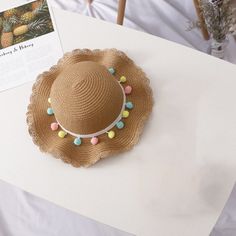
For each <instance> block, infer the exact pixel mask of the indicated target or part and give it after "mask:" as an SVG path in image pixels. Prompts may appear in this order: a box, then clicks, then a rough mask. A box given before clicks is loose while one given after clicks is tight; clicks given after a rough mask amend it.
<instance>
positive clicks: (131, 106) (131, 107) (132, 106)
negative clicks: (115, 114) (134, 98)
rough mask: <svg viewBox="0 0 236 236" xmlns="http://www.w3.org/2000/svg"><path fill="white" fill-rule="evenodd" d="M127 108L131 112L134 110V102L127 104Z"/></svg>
mask: <svg viewBox="0 0 236 236" xmlns="http://www.w3.org/2000/svg"><path fill="white" fill-rule="evenodd" d="M125 107H126V108H127V109H129V110H131V109H133V108H134V105H133V103H132V102H127V103H126V104H125Z"/></svg>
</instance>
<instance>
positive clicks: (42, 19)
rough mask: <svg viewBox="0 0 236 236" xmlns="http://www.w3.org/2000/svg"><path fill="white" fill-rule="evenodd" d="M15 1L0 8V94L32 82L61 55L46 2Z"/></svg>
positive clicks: (56, 34) (43, 0)
mask: <svg viewBox="0 0 236 236" xmlns="http://www.w3.org/2000/svg"><path fill="white" fill-rule="evenodd" d="M6 2H8V1H6ZM15 2H16V3H18V2H19V4H20V3H21V4H20V5H18V4H17V5H15V6H12V2H11V3H9V4H11V6H10V5H9V6H10V8H7V6H4V9H1V7H0V71H1V76H0V91H1V90H5V89H8V88H11V87H15V86H18V85H20V84H23V83H25V82H28V81H32V80H35V79H36V77H37V75H38V74H40V73H42V72H43V71H45V70H47V69H49V68H50V67H51V66H52V65H53V64H55V63H56V62H57V60H58V59H59V58H60V57H61V56H62V54H63V52H62V48H61V44H60V40H59V36H58V33H57V30H56V25H55V22H54V19H53V15H52V11H51V9H50V6H49V3H48V1H46V0H37V1H15ZM22 2H24V4H22ZM5 5H7V4H5Z"/></svg>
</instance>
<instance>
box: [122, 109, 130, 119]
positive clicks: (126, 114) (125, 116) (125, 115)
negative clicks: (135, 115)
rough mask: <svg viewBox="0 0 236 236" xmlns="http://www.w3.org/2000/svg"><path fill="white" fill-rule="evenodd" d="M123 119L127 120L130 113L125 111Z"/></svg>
mask: <svg viewBox="0 0 236 236" xmlns="http://www.w3.org/2000/svg"><path fill="white" fill-rule="evenodd" d="M122 117H123V118H127V117H129V111H126V110H125V111H123V113H122Z"/></svg>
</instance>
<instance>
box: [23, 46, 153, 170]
mask: <svg viewBox="0 0 236 236" xmlns="http://www.w3.org/2000/svg"><path fill="white" fill-rule="evenodd" d="M80 61H95V62H98V63H100V64H102V65H104V66H106V67H107V68H110V67H113V68H115V69H116V74H115V75H114V76H115V77H116V78H117V79H119V78H120V76H122V75H125V76H126V78H127V85H131V86H132V88H133V92H132V93H131V94H130V95H128V100H129V101H132V103H133V104H134V109H133V110H132V111H131V112H130V115H129V117H128V118H127V119H125V128H123V129H122V130H117V129H116V128H114V129H116V130H117V132H116V133H117V135H116V137H115V138H113V139H109V138H108V137H107V135H106V134H103V135H101V136H99V143H98V144H97V145H92V144H91V143H90V140H89V139H83V143H82V145H80V146H79V147H77V146H75V145H74V144H73V140H74V137H72V136H70V135H68V136H67V137H66V138H64V139H61V138H59V137H58V135H57V132H53V131H51V129H50V124H51V123H52V122H55V118H54V117H53V116H48V115H47V113H46V111H47V108H48V98H49V95H50V91H51V86H52V84H53V82H54V80H56V79H57V76H58V75H59V74H60V72H61V71H62V70H63V68H64V67H65V66H66V65H69V64H74V63H78V62H80ZM152 106H153V96H152V90H151V88H150V86H149V80H148V78H147V77H146V75H145V73H144V72H143V71H142V70H141V68H139V67H137V66H136V65H135V64H134V62H133V61H132V60H131V59H130V58H128V57H127V56H126V55H125V54H124V53H123V52H121V51H118V50H116V49H106V50H97V49H96V50H88V49H83V50H80V49H76V50H74V51H72V52H70V53H66V54H65V55H64V57H63V58H62V59H60V60H59V62H58V64H57V65H56V66H53V67H52V68H51V69H50V70H49V71H47V72H44V73H42V74H41V75H39V76H38V78H37V81H36V82H35V84H34V85H33V88H32V95H31V98H30V104H29V106H28V112H27V123H28V127H29V133H30V135H31V136H32V138H33V142H34V143H35V144H36V145H37V146H39V148H40V150H41V151H42V152H46V153H50V154H52V155H53V156H54V157H56V158H59V159H61V160H63V161H64V162H66V163H69V164H71V165H73V166H74V167H81V166H84V167H88V166H90V165H92V164H94V163H96V162H97V161H98V160H100V159H101V158H105V157H107V156H111V155H114V154H117V153H120V152H123V151H127V150H130V149H131V148H132V147H133V146H134V145H135V144H136V143H137V142H138V139H139V136H140V134H141V132H142V130H143V126H144V123H145V121H146V120H147V118H148V116H149V114H150V113H151V110H152ZM104 115H106V114H104Z"/></svg>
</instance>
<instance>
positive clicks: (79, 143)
mask: <svg viewBox="0 0 236 236" xmlns="http://www.w3.org/2000/svg"><path fill="white" fill-rule="evenodd" d="M81 143H82V141H81V138H76V139H75V140H74V144H75V145H76V146H79V145H81Z"/></svg>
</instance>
